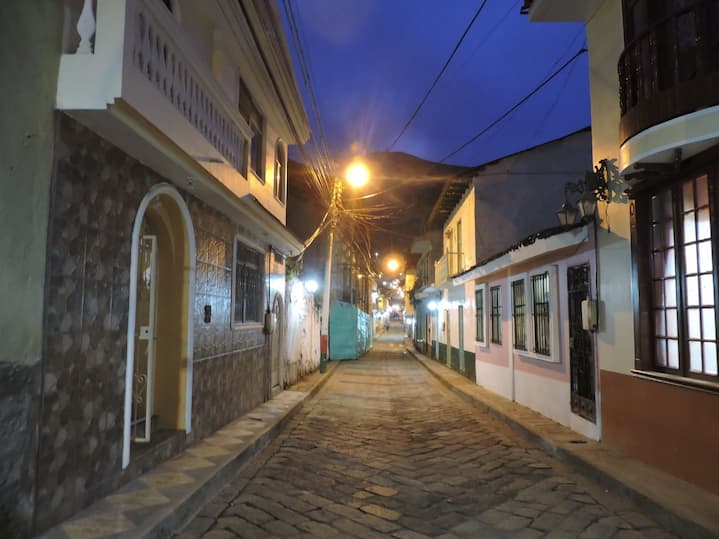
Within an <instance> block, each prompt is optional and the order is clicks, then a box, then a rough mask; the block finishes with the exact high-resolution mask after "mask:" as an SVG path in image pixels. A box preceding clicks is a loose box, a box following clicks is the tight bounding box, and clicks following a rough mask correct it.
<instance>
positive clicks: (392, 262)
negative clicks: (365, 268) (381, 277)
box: [387, 258, 399, 271]
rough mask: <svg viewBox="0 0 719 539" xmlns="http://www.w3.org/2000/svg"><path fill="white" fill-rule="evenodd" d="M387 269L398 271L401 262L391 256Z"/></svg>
mask: <svg viewBox="0 0 719 539" xmlns="http://www.w3.org/2000/svg"><path fill="white" fill-rule="evenodd" d="M387 269H388V270H390V271H397V270H398V269H399V262H398V261H397V259H396V258H390V259H389V260H388V261H387Z"/></svg>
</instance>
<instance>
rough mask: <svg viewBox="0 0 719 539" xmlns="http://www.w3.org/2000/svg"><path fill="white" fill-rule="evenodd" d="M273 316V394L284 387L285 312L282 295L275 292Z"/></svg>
mask: <svg viewBox="0 0 719 539" xmlns="http://www.w3.org/2000/svg"><path fill="white" fill-rule="evenodd" d="M272 317H273V322H274V326H275V330H274V331H273V332H272V335H271V336H270V368H271V370H272V374H271V377H270V380H271V383H270V389H271V392H272V394H273V395H275V394H276V393H277V392H278V391H280V390H281V389H282V387H281V376H282V339H283V335H282V333H283V331H284V314H283V305H282V296H280V295H279V294H275V299H274V301H273V302H272Z"/></svg>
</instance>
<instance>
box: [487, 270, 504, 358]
mask: <svg viewBox="0 0 719 539" xmlns="http://www.w3.org/2000/svg"><path fill="white" fill-rule="evenodd" d="M495 290H496V291H497V299H498V302H499V303H498V304H495V296H494V292H495ZM489 296H490V303H489V305H490V312H489V316H490V322H491V323H490V336H489V340H490V342H491V343H492V344H500V345H501V344H502V285H501V284H497V285H494V286H491V287H490V288H489ZM495 309H496V310H495ZM495 329H496V330H497V331H496V333H495ZM495 335H496V337H495Z"/></svg>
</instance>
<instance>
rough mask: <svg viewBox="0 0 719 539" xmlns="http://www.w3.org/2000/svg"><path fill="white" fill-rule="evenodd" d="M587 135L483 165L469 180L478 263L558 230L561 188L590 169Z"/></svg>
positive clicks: (557, 141)
mask: <svg viewBox="0 0 719 539" xmlns="http://www.w3.org/2000/svg"><path fill="white" fill-rule="evenodd" d="M591 140H592V135H591V133H590V132H589V131H588V130H584V131H580V132H578V133H575V134H572V135H569V136H567V137H564V138H562V139H559V140H556V141H552V142H548V143H546V144H543V145H541V146H537V147H535V148H530V149H529V150H525V151H523V152H520V153H517V154H514V155H511V156H508V157H505V158H503V159H501V160H499V161H498V162H496V163H493V164H489V165H486V166H484V167H482V168H481V169H480V170H479V171H478V172H477V177H475V178H474V189H475V192H476V207H475V211H476V226H477V237H476V245H477V247H476V254H477V260H482V259H485V258H487V257H489V256H493V255H495V254H497V253H499V252H501V251H503V250H504V249H506V248H507V247H509V246H510V245H512V244H514V243H516V242H518V241H520V240H522V239H524V238H526V237H527V236H529V235H530V234H533V233H535V232H537V231H539V230H543V229H546V228H551V227H554V226H557V225H558V224H559V222H558V221H557V216H556V214H555V211H556V210H558V209H559V206H560V205H561V203H562V201H563V200H564V185H565V183H567V182H576V181H578V180H581V179H584V172H585V171H587V170H591V165H592V153H591Z"/></svg>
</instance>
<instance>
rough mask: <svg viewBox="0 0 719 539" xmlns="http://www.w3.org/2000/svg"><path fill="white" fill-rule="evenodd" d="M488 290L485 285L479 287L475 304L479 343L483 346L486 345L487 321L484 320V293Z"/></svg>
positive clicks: (475, 294) (475, 295)
mask: <svg viewBox="0 0 719 539" xmlns="http://www.w3.org/2000/svg"><path fill="white" fill-rule="evenodd" d="M485 290H486V288H485V286H484V285H482V286H481V287H478V288H477V289H476V290H475V291H474V302H475V308H476V312H477V320H476V322H477V341H478V342H479V343H481V344H485V343H486V335H485V325H486V323H485V319H484V292H485Z"/></svg>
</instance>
